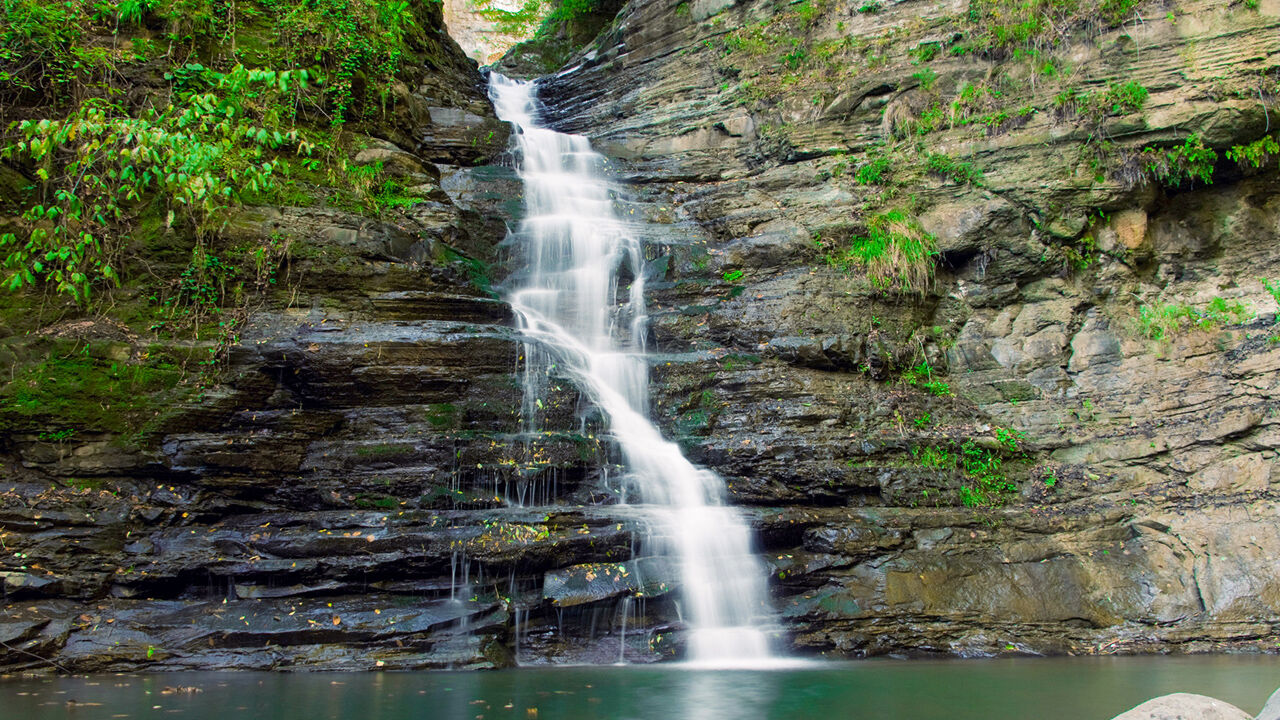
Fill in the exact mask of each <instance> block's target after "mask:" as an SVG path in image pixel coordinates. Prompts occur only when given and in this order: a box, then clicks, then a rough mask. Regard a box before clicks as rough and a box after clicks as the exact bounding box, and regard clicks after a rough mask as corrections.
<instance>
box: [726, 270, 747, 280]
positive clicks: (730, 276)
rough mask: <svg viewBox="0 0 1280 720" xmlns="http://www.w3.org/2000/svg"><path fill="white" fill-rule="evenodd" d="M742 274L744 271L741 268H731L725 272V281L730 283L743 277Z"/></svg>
mask: <svg viewBox="0 0 1280 720" xmlns="http://www.w3.org/2000/svg"><path fill="white" fill-rule="evenodd" d="M742 275H743V271H741V270H729V271H727V272H725V274H724V281H725V282H729V283H732V282H737V281H739V280H741V279H742Z"/></svg>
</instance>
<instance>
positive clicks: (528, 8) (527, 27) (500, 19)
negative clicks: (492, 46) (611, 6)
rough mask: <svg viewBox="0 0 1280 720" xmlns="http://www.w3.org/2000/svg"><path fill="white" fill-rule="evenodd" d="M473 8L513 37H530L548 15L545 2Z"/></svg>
mask: <svg viewBox="0 0 1280 720" xmlns="http://www.w3.org/2000/svg"><path fill="white" fill-rule="evenodd" d="M472 7H473V8H475V10H476V12H477V13H478V14H479V15H480V17H482V18H484V19H486V20H489V21H491V22H493V23H494V25H495V27H496V28H497V30H498V32H503V33H511V34H513V35H528V34H529V33H530V32H532V31H533V30H534V29H536V28H537V27H538V25H539V24H540V23H541V22H542V20H543V17H544V16H545V15H546V13H547V9H546V3H545V2H543V0H525V3H524V4H523V5H521V6H520V7H519V8H516V9H515V10H507V9H505V8H502V7H497V6H495V5H494V0H473V2H472ZM682 7H683V8H684V14H686V15H687V14H688V13H689V6H688V4H687V3H683V4H682ZM676 14H677V15H680V14H681V11H680V7H677V8H676Z"/></svg>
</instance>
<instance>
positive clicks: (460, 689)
mask: <svg viewBox="0 0 1280 720" xmlns="http://www.w3.org/2000/svg"><path fill="white" fill-rule="evenodd" d="M1277 685H1280V658H1278V657H1269V656H1264V657H1258V656H1195V657H1139V658H1057V659H1007V660H1006V659H1001V660H952V661H920V660H912V661H906V660H901V661H899V660H877V661H867V662H855V663H838V664H824V665H819V666H816V667H814V668H806V669H788V670H773V671H750V670H735V671H717V670H690V669H686V668H681V667H679V666H674V665H673V666H664V667H606V668H599V667H570V668H547V669H520V670H508V671H501V672H470V673H453V672H436V673H370V674H360V675H355V674H332V673H317V674H268V673H171V674H155V675H95V676H89V677H75V678H52V679H44V680H18V679H7V680H3V681H0V718H3V720H10V719H11V718H12V719H13V720H45V719H46V718H78V719H85V720H88V719H97V718H117V719H118V718H162V717H178V718H189V719H208V720H230V719H231V718H254V719H259V718H261V719H264V720H266V719H279V720H330V719H332V720H348V719H351V720H356V719H359V720H365V719H369V720H373V719H375V718H376V719H377V720H398V719H401V718H403V719H406V720H407V719H410V718H412V719H414V720H419V719H429V718H449V719H451V720H452V719H454V718H457V719H459V720H501V719H504V718H519V719H520V720H529V719H530V718H537V719H538V720H561V719H565V720H577V719H583V720H586V719H592V720H594V719H596V718H654V719H655V720H656V719H662V720H669V719H673V718H705V719H707V720H719V719H721V718H724V719H725V720H729V719H731V718H732V719H735V720H737V719H745V720H750V719H754V718H760V719H763V718H771V719H772V718H806V719H811V718H814V719H817V720H828V719H831V720H834V719H835V718H849V719H850V720H934V719H937V720H979V719H981V720H995V719H997V718H998V719H1002V720H1003V719H1011V720H1012V719H1021V718H1026V719H1027V720H1033V719H1034V720H1090V719H1095V718H1096V719H1097V720H1105V719H1107V718H1110V717H1112V716H1113V715H1116V714H1118V713H1120V712H1122V711H1124V710H1127V709H1129V708H1130V707H1133V706H1134V705H1137V704H1138V703H1140V702H1142V701H1144V700H1147V699H1149V698H1151V697H1153V696H1156V695H1162V694H1164V693H1169V692H1179V691H1181V692H1196V693H1202V694H1205V695H1213V696H1215V697H1219V698H1222V699H1223V700H1226V701H1228V702H1231V703H1234V704H1236V705H1238V706H1240V707H1241V708H1243V709H1244V710H1245V711H1247V712H1249V713H1256V712H1257V711H1258V710H1259V709H1260V708H1261V707H1262V704H1263V702H1264V701H1265V700H1266V698H1267V696H1268V695H1270V694H1271V692H1272V691H1273V690H1275V689H1276V687H1277ZM187 688H198V689H199V690H200V692H191V691H189V690H187ZM175 689H176V691H175Z"/></svg>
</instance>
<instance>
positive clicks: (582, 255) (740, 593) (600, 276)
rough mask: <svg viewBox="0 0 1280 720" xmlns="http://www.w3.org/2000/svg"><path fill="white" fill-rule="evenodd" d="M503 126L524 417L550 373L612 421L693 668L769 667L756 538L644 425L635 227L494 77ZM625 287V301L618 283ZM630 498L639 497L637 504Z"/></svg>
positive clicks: (705, 479) (586, 149)
mask: <svg viewBox="0 0 1280 720" xmlns="http://www.w3.org/2000/svg"><path fill="white" fill-rule="evenodd" d="M489 92H490V96H491V97H492V99H493V103H494V106H495V108H496V109H497V114H498V117H499V118H501V119H503V120H506V121H508V122H511V123H514V124H515V125H516V127H517V134H516V136H515V137H516V140H515V150H516V153H517V156H518V158H519V173H520V177H521V179H522V180H523V181H524V190H525V211H526V214H525V219H524V221H523V222H522V223H521V224H520V227H519V229H518V231H517V232H516V238H515V239H516V240H517V242H518V243H520V245H521V250H520V252H521V254H522V255H523V256H524V257H525V258H526V261H527V267H526V268H525V270H524V271H523V272H522V273H521V274H519V275H517V276H516V280H515V281H514V282H513V283H512V285H513V287H514V289H513V290H512V291H511V292H510V293H509V297H508V300H509V302H510V303H511V306H512V308H513V309H514V310H515V312H516V315H517V317H518V318H519V321H520V324H521V330H522V332H523V334H524V335H525V337H526V338H528V340H529V343H528V345H527V346H526V348H525V367H526V371H525V377H526V386H525V400H524V402H525V417H526V418H528V417H531V416H533V415H534V408H535V407H537V408H541V401H542V396H541V393H542V392H543V391H544V389H545V382H546V377H547V376H548V374H549V371H550V370H551V369H553V368H554V370H555V371H556V372H557V373H558V374H561V375H566V376H568V377H571V378H573V380H574V381H575V383H576V385H577V387H578V388H579V389H580V390H582V391H584V392H585V393H586V394H587V395H588V396H589V397H590V399H591V400H592V401H593V403H594V404H595V405H596V406H597V407H598V408H599V409H600V410H602V411H603V413H604V414H605V416H606V417H607V420H608V424H609V429H610V433H611V434H612V437H613V439H614V440H615V441H616V442H617V445H618V448H619V450H620V451H621V454H622V458H623V461H624V465H625V472H626V473H627V474H628V477H627V478H626V480H627V485H628V487H629V488H630V489H631V491H632V496H631V497H629V498H628V500H629V501H632V502H635V501H636V500H638V502H636V503H635V504H636V507H637V508H638V509H640V510H641V511H642V512H643V513H644V515H645V516H646V517H647V518H648V519H649V524H650V525H651V528H650V530H651V532H652V537H651V538H650V540H649V543H646V545H648V546H649V547H648V548H647V551H651V552H654V553H655V554H663V555H667V556H669V557H670V558H671V559H672V561H673V562H674V563H675V564H676V565H677V567H678V568H679V573H680V587H681V592H682V603H681V612H682V615H683V618H684V620H685V622H686V623H687V624H688V625H689V628H690V638H689V649H688V657H689V660H690V661H692V662H694V663H698V664H706V665H713V666H722V667H723V666H743V665H745V666H752V665H761V664H766V663H767V661H768V660H769V658H770V650H769V642H768V639H767V636H766V634H765V632H764V631H763V630H762V629H761V628H762V627H764V626H765V625H767V624H769V623H770V614H769V611H768V605H767V601H766V596H765V584H764V578H765V573H764V568H763V566H762V563H761V562H760V561H759V560H758V559H757V558H756V557H755V556H754V555H753V554H752V553H751V537H750V531H749V529H748V527H747V525H746V523H745V522H743V520H742V518H741V517H740V516H739V515H738V513H737V512H735V510H734V509H733V508H730V507H728V506H726V505H725V504H724V495H725V487H724V482H723V481H722V480H721V479H720V477H719V476H717V475H716V474H715V473H713V472H711V471H709V470H706V469H704V468H699V467H696V466H694V465H693V463H691V462H689V460H687V459H686V458H685V457H684V455H683V454H682V453H681V452H680V448H679V447H678V446H677V445H676V444H675V443H672V442H669V441H667V440H666V439H664V438H663V437H662V435H661V433H660V432H659V431H658V429H657V428H656V427H655V426H654V424H653V423H652V422H650V421H649V418H648V396H649V382H648V368H647V363H646V358H645V348H644V337H645V323H646V319H647V317H646V314H645V307H644V280H643V276H644V272H643V264H644V255H643V248H642V245H641V241H640V238H639V237H638V234H639V231H640V230H641V229H642V227H643V226H640V225H635V224H631V223H627V222H624V221H623V219H622V217H621V216H620V214H619V213H618V211H617V210H616V209H615V194H614V192H613V189H612V187H611V185H610V183H609V181H608V180H607V179H606V177H605V175H604V173H603V170H602V169H603V167H604V165H605V158H604V157H603V156H602V155H600V154H599V153H597V152H595V151H593V150H592V149H591V145H590V143H589V142H588V141H587V139H586V138H585V137H582V136H578V135H567V134H564V133H558V132H555V131H553V130H549V129H546V128H543V127H540V125H539V121H538V117H537V101H536V98H535V95H534V85H533V83H526V82H520V81H515V80H510V79H508V78H506V77H503V76H501V75H498V74H497V73H494V74H492V75H491V76H490V91H489ZM624 272H625V273H626V276H625V277H626V278H628V279H630V287H629V288H626V292H625V294H624V295H622V296H621V297H620V296H619V292H618V290H619V284H620V282H619V276H620V274H621V273H624ZM637 495H638V498H637V497H635V496H637Z"/></svg>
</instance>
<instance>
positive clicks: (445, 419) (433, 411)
mask: <svg viewBox="0 0 1280 720" xmlns="http://www.w3.org/2000/svg"><path fill="white" fill-rule="evenodd" d="M426 416H427V423H428V424H430V425H431V427H433V428H435V429H437V430H455V429H457V428H458V408H457V407H455V406H454V405H453V404H452V403H436V404H433V405H428V406H427V412H426Z"/></svg>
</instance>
